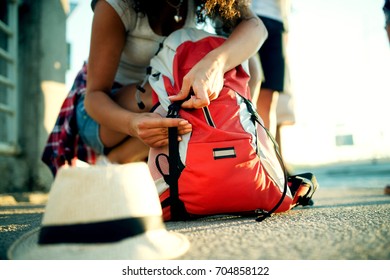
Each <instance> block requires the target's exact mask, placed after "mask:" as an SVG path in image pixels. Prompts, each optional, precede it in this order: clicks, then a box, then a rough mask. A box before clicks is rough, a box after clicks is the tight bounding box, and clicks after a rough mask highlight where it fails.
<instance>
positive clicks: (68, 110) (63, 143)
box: [42, 63, 97, 176]
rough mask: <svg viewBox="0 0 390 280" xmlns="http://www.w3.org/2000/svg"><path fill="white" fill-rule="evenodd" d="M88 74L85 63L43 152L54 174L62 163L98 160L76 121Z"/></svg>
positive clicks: (92, 162)
mask: <svg viewBox="0 0 390 280" xmlns="http://www.w3.org/2000/svg"><path fill="white" fill-rule="evenodd" d="M86 76H87V64H86V63H84V65H83V67H82V69H81V70H80V72H79V73H78V74H77V76H76V79H75V81H74V83H73V86H72V89H71V90H70V92H69V93H68V96H67V97H66V99H65V100H64V102H63V103H62V106H61V110H60V113H59V115H58V118H57V121H56V123H55V126H54V128H53V130H52V132H51V133H50V135H49V138H48V140H47V143H46V146H45V149H44V151H43V154H42V161H43V162H44V163H46V164H47V165H48V166H49V168H50V170H51V172H52V173H53V175H54V176H55V175H56V173H57V171H58V169H59V168H60V167H61V166H62V165H64V164H69V165H74V163H75V159H76V158H77V159H79V160H82V161H85V162H87V163H90V164H94V163H95V162H96V157H97V154H96V153H95V152H94V151H93V150H92V148H90V147H89V146H87V145H85V144H84V143H83V141H82V140H81V138H80V137H79V134H78V128H77V123H76V111H75V110H76V104H77V101H78V99H79V98H80V96H81V95H82V94H85V90H86V84H87V81H86Z"/></svg>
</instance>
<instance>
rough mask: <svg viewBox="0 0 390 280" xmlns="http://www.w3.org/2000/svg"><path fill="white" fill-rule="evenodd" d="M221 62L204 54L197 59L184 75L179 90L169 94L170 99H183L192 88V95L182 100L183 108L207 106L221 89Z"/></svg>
mask: <svg viewBox="0 0 390 280" xmlns="http://www.w3.org/2000/svg"><path fill="white" fill-rule="evenodd" d="M223 65H224V64H223V63H222V62H221V61H220V60H218V59H214V58H213V56H212V55H210V56H206V57H205V58H203V59H202V60H201V61H199V62H198V63H197V64H196V65H195V66H194V67H192V69H191V70H190V71H189V72H188V73H187V74H186V75H185V76H184V78H183V83H182V87H181V90H180V92H179V93H178V94H177V95H175V96H170V97H169V99H170V100H171V101H177V100H183V99H185V98H186V97H187V96H188V95H189V94H190V91H191V89H192V91H193V93H194V95H192V96H191V97H190V99H189V100H187V101H185V102H183V104H182V107H183V108H195V109H198V108H202V107H205V106H208V105H209V104H210V101H212V100H214V99H216V98H217V97H218V95H219V92H220V91H221V90H222V87H223V82H224V80H223V79H224V67H223Z"/></svg>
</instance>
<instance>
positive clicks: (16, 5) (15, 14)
mask: <svg viewBox="0 0 390 280" xmlns="http://www.w3.org/2000/svg"><path fill="white" fill-rule="evenodd" d="M68 12H69V4H68V1H67V0H3V1H1V2H0V193H7V192H19V191H38V190H48V189H49V187H50V184H51V182H52V179H53V178H52V175H51V173H50V171H49V169H48V168H47V167H46V165H44V164H43V163H42V161H41V159H40V158H41V153H42V150H43V147H44V145H45V143H46V140H47V137H48V132H49V131H51V129H52V128H53V125H54V122H55V120H56V117H57V114H58V110H59V108H60V106H61V104H62V101H63V100H64V97H65V95H66V92H67V91H66V87H65V73H66V70H67V44H66V18H67V14H68Z"/></svg>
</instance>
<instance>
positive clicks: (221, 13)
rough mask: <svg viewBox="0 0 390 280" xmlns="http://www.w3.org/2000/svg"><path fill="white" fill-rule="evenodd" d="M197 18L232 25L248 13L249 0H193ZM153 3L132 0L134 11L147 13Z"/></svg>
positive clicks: (143, 0) (200, 20)
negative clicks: (219, 19) (217, 19)
mask: <svg viewBox="0 0 390 280" xmlns="http://www.w3.org/2000/svg"><path fill="white" fill-rule="evenodd" d="M151 1H153V0H151ZM194 2H195V6H196V11H197V18H198V21H199V22H203V21H204V20H205V18H206V17H209V18H211V19H215V18H221V19H222V21H223V22H225V23H228V24H229V25H234V24H236V23H237V21H238V20H239V19H240V18H245V17H246V16H247V15H248V10H249V6H250V2H251V0H194ZM151 7H153V5H150V1H147V0H134V5H133V8H134V10H135V11H136V12H139V13H147V11H148V10H150V9H151Z"/></svg>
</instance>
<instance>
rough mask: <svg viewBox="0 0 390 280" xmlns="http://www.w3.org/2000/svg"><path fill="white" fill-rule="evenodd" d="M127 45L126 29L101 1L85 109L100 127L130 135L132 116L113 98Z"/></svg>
mask: <svg viewBox="0 0 390 280" xmlns="http://www.w3.org/2000/svg"><path fill="white" fill-rule="evenodd" d="M124 44H125V28H124V25H123V23H122V21H121V19H120V18H119V16H118V14H117V13H116V12H115V10H114V9H113V8H112V7H111V6H110V5H109V4H108V3H107V2H106V1H98V2H97V3H96V6H95V9H94V17H93V22H92V32H91V44H90V53H89V59H88V74H87V94H86V97H85V109H86V111H87V112H88V114H89V115H90V116H91V117H92V118H93V119H95V120H96V121H97V122H98V123H99V124H101V125H103V126H106V127H110V128H111V129H113V130H115V131H118V132H122V133H124V134H128V133H129V131H128V128H129V120H130V118H131V114H132V113H131V112H130V111H127V110H125V109H123V108H121V107H120V106H119V105H117V104H116V103H115V102H113V101H112V99H111V98H110V97H109V93H110V91H111V88H112V85H113V82H114V78H115V73H116V71H117V68H118V65H119V59H120V56H121V53H122V49H123V47H124Z"/></svg>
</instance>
